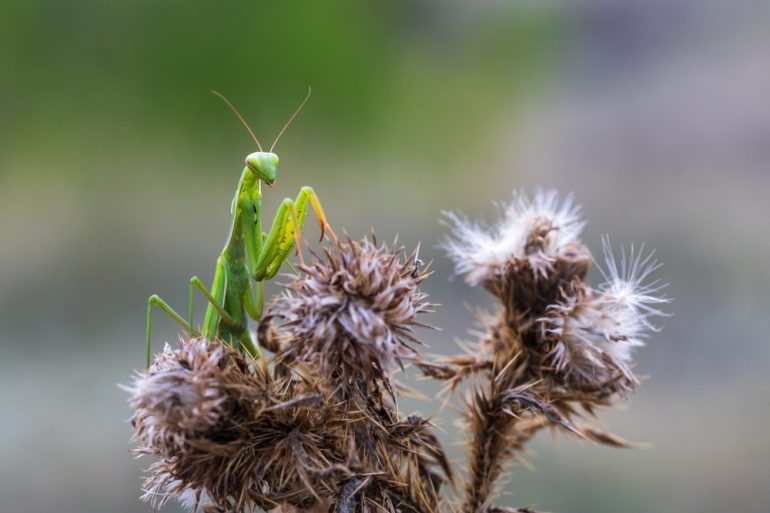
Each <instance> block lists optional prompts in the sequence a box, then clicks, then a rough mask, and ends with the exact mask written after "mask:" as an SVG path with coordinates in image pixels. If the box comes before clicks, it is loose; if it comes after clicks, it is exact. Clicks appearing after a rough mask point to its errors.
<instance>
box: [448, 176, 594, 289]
mask: <svg viewBox="0 0 770 513" xmlns="http://www.w3.org/2000/svg"><path fill="white" fill-rule="evenodd" d="M502 210H503V213H502V217H501V218H500V220H498V222H497V223H495V224H494V225H492V226H485V225H483V224H479V223H475V222H472V221H470V220H468V219H467V218H466V217H464V216H462V215H460V214H457V213H453V212H448V213H445V216H446V218H447V220H448V221H449V225H450V226H451V228H452V232H453V233H452V235H451V236H450V237H449V238H448V239H447V240H446V241H445V243H444V248H445V249H446V250H447V253H448V254H449V256H450V258H452V260H454V263H455V270H456V271H457V273H459V274H465V279H466V281H467V282H468V283H469V284H471V285H478V284H487V283H489V282H490V281H492V280H495V279H498V278H499V277H500V276H501V275H502V274H503V273H504V271H505V269H506V267H507V266H510V265H511V264H512V263H515V264H516V265H519V266H522V265H525V266H526V267H528V268H529V269H530V270H531V272H532V273H533V275H534V277H545V276H546V274H547V273H548V272H549V271H551V270H552V269H553V267H554V265H555V264H556V263H557V261H559V260H560V259H564V258H567V259H570V260H574V259H575V257H576V256H577V255H582V253H583V252H584V246H582V244H581V243H580V240H579V236H580V233H581V232H582V230H583V227H584V226H585V222H584V221H583V220H582V219H581V218H580V207H579V206H578V205H575V204H574V202H573V199H572V197H571V196H567V197H565V198H563V199H561V198H560V197H559V194H558V193H557V192H556V191H555V190H548V191H544V190H538V191H536V193H535V194H534V196H533V197H532V198H530V197H529V196H527V195H526V194H525V193H524V192H521V191H520V192H514V194H513V199H512V201H510V202H509V203H507V204H503V205H502ZM581 261H584V259H581Z"/></svg>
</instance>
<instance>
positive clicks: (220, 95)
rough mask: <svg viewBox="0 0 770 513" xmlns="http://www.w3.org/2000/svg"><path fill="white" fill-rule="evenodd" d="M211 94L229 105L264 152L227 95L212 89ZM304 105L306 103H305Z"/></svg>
mask: <svg viewBox="0 0 770 513" xmlns="http://www.w3.org/2000/svg"><path fill="white" fill-rule="evenodd" d="M211 92H212V93H214V94H215V95H217V96H219V97H220V98H222V101H224V102H225V103H226V104H227V106H228V107H230V110H231V111H233V114H235V115H236V116H238V119H240V120H241V124H243V126H244V127H245V128H246V130H248V132H249V135H251V138H252V139H254V142H255V143H257V148H259V151H262V145H261V144H259V139H257V136H256V135H254V132H252V130H251V127H249V124H248V123H246V120H245V119H243V116H241V113H240V112H238V109H236V108H235V107H234V106H233V104H232V103H230V100H228V99H227V98H225V95H223V94H222V93H220V92H219V91H214V90H213V89H212V90H211ZM303 103H304V102H303ZM292 117H293V116H292ZM273 144H275V143H273ZM271 151H272V150H271Z"/></svg>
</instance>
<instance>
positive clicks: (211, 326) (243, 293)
mask: <svg viewBox="0 0 770 513" xmlns="http://www.w3.org/2000/svg"><path fill="white" fill-rule="evenodd" d="M212 93H214V94H215V95H217V96H218V97H220V98H221V99H222V100H223V101H224V102H225V103H226V104H227V106H228V107H229V108H230V109H231V110H232V111H233V113H235V115H236V116H237V117H238V119H239V120H240V121H241V123H242V124H243V126H244V127H245V128H246V130H247V131H248V132H249V134H250V135H251V138H252V139H253V140H254V142H255V143H256V144H257V148H259V151H257V152H254V153H250V154H249V155H248V156H247V157H246V165H245V167H244V168H243V172H242V173H241V179H240V181H239V182H238V189H237V190H236V191H235V196H234V197H233V201H232V205H231V207H230V215H231V222H230V232H229V235H228V237H227V242H226V243H225V246H224V249H222V252H221V253H220V255H219V257H218V258H217V264H216V268H215V270H214V280H213V282H212V285H211V289H207V288H206V286H205V285H204V284H203V282H202V281H201V280H200V279H199V278H198V277H197V276H193V277H192V278H190V287H189V316H188V320H185V319H183V318H182V316H181V315H179V314H178V313H177V312H175V311H174V309H172V308H171V307H170V306H169V305H168V304H167V303H166V302H165V301H164V300H163V299H161V298H160V297H159V296H158V295H156V294H153V295H152V296H150V298H149V299H148V300H147V366H148V367H149V365H150V357H151V336H152V312H153V307H158V308H160V309H161V310H163V311H164V312H166V313H167V314H168V315H169V316H170V317H171V318H172V319H174V320H175V321H176V322H177V323H178V324H179V325H180V326H182V328H183V329H185V330H186V331H187V332H188V333H189V334H190V336H191V337H192V336H200V335H202V336H203V337H206V338H207V339H209V340H214V339H220V340H223V341H225V342H226V343H229V344H231V345H232V346H233V347H235V348H237V349H241V350H245V351H247V352H248V353H249V354H250V355H251V356H253V357H257V356H259V353H260V351H259V349H258V347H257V345H256V344H255V343H254V340H252V337H251V334H250V333H249V330H248V318H251V319H253V320H255V321H257V322H258V321H259V320H260V319H261V318H262V307H263V301H264V299H263V298H264V292H263V291H264V283H265V281H266V280H270V279H271V278H273V277H274V276H275V275H276V274H277V273H278V271H279V270H280V268H281V264H283V262H284V261H286V260H287V258H288V257H289V254H290V253H291V251H292V249H296V252H297V255H298V256H299V259H300V262H301V261H302V253H301V251H300V241H301V230H302V226H303V223H304V220H305V216H306V214H307V209H308V204H309V205H310V206H311V207H312V209H313V211H314V212H315V215H316V217H317V219H318V223H319V224H320V226H321V240H323V238H324V236H325V234H326V233H327V232H328V233H329V234H330V235H331V236H332V237H333V238H334V239H336V238H337V237H336V235H335V234H334V231H333V230H332V229H331V227H330V226H329V225H328V223H327V221H326V215H325V214H324V211H323V208H322V207H321V203H320V201H319V200H318V196H316V193H315V192H314V191H313V189H312V188H311V187H302V188H301V189H300V191H299V194H297V197H296V198H295V199H291V198H285V199H284V200H283V201H282V202H281V204H280V206H279V207H278V211H277V212H276V214H275V218H274V219H273V224H272V225H271V227H270V230H269V231H268V232H267V233H264V232H262V228H261V219H262V216H261V205H262V183H263V182H264V183H265V185H267V186H268V187H271V186H272V185H273V184H274V183H275V180H276V172H277V170H278V155H276V154H275V153H273V149H274V148H275V145H276V143H278V140H279V139H280V138H281V136H282V135H283V133H284V131H286V128H287V127H288V126H289V125H290V124H291V122H292V121H293V120H294V118H295V117H296V116H297V114H299V112H300V111H301V110H302V107H303V106H304V105H305V103H306V102H307V100H308V99H309V98H310V89H308V94H307V96H306V97H305V99H304V100H303V101H302V103H300V105H299V107H298V108H297V109H296V110H295V111H294V113H293V114H292V115H291V117H289V120H288V121H287V122H286V124H285V125H284V126H283V128H282V129H281V131H280V132H279V133H278V136H277V137H276V138H275V141H274V142H273V144H272V145H271V147H270V150H269V151H263V150H262V145H261V144H260V143H259V140H258V139H257V137H256V136H255V135H254V132H253V131H252V130H251V128H250V127H249V125H248V123H246V120H245V119H244V118H243V116H241V114H240V113H239V112H238V110H237V109H236V108H235V107H234V106H233V105H232V104H231V103H230V101H229V100H228V99H227V98H225V97H224V96H223V95H222V94H220V93H218V92H216V91H212ZM251 280H254V282H255V283H256V291H255V290H254V287H253V286H252V283H251ZM196 290H197V291H199V292H200V293H201V294H202V295H203V297H205V298H206V300H207V301H208V306H207V309H206V316H205V318H204V320H203V325H202V326H201V330H200V332H198V331H197V330H196V329H195V327H194V324H193V306H194V305H193V302H194V295H195V291H196Z"/></svg>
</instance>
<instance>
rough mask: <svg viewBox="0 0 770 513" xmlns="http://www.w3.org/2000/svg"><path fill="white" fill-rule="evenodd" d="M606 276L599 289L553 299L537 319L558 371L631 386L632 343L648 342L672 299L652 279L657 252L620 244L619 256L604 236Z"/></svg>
mask: <svg viewBox="0 0 770 513" xmlns="http://www.w3.org/2000/svg"><path fill="white" fill-rule="evenodd" d="M603 246H604V255H605V262H606V264H605V266H606V269H602V270H601V272H602V274H603V275H604V277H605V282H604V283H603V284H602V285H601V286H600V287H599V288H598V289H591V288H589V287H585V288H584V289H583V290H582V291H580V292H579V293H577V294H576V295H574V296H571V297H568V298H567V299H566V300H565V301H564V302H562V303H559V304H554V305H551V306H550V307H549V308H548V311H547V314H546V315H545V316H544V317H543V318H541V319H540V320H539V322H540V325H541V328H542V330H543V337H544V339H545V341H546V342H547V343H552V344H554V346H553V348H552V349H551V353H550V355H549V357H550V358H551V359H552V361H553V363H554V368H555V369H556V370H557V371H561V372H564V373H566V374H572V375H574V376H576V377H579V378H580V379H584V380H589V381H594V382H596V384H597V385H598V384H600V383H601V382H609V381H616V382H617V380H616V379H615V377H614V375H615V374H617V371H620V372H621V373H622V379H621V380H620V382H619V383H620V384H623V385H624V386H623V388H624V389H630V388H633V386H634V385H635V384H636V378H635V377H634V376H633V374H632V372H631V370H630V367H631V365H632V361H633V349H634V348H635V347H638V346H641V345H644V339H645V338H646V337H647V336H648V333H649V331H657V327H656V326H654V325H653V324H652V322H651V320H650V319H651V318H652V317H659V316H665V315H666V314H665V313H663V312H662V311H661V310H660V309H659V306H660V305H661V304H663V303H667V302H668V301H669V300H668V299H667V298H665V297H662V296H661V295H660V292H661V289H662V288H663V287H664V285H660V284H659V282H658V281H657V280H655V281H650V280H648V278H649V276H650V274H651V273H652V272H653V271H655V270H656V269H658V268H659V267H660V264H659V263H658V262H657V261H656V260H654V259H653V253H649V254H647V255H646V256H645V255H644V253H643V250H639V251H635V250H634V249H633V248H632V249H631V251H630V252H628V255H627V254H626V251H625V249H621V258H620V260H619V261H618V260H616V259H615V257H614V255H613V252H612V249H611V246H610V244H609V241H608V240H607V239H606V238H605V239H604V240H603Z"/></svg>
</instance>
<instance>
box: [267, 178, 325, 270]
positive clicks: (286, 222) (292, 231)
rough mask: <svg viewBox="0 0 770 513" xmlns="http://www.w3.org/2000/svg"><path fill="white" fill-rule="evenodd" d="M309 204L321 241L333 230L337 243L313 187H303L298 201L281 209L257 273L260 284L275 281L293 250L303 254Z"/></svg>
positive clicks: (286, 203) (289, 202)
mask: <svg viewBox="0 0 770 513" xmlns="http://www.w3.org/2000/svg"><path fill="white" fill-rule="evenodd" d="M308 203H310V205H311V207H312V208H313V211H314V212H315V215H316V217H317V218H318V224H319V225H320V226H321V238H322V239H323V236H324V234H325V233H326V230H329V232H330V233H331V234H332V236H333V237H334V238H335V239H336V235H335V234H334V232H333V231H332V230H331V227H329V224H328V223H327V221H326V214H324V211H323V208H322V207H321V202H320V201H319V200H318V196H317V195H316V193H315V191H313V188H312V187H302V188H301V189H300V191H299V193H298V194H297V197H296V199H294V200H292V199H291V198H286V199H284V200H283V201H282V202H281V205H280V207H279V208H278V212H277V213H276V215H275V219H274V220H273V224H272V226H271V227H270V231H269V232H268V235H267V239H266V240H265V243H264V244H263V246H262V252H261V254H260V255H259V257H258V258H257V261H256V266H255V269H254V271H253V274H254V277H255V279H256V280H257V281H262V280H269V279H271V278H273V277H274V276H275V275H276V274H277V273H278V270H279V269H280V268H281V264H282V263H283V262H284V261H285V260H286V259H287V258H288V256H289V253H291V250H292V249H293V248H296V249H297V250H299V243H300V233H301V230H302V226H303V224H304V222H305V217H306V216H307V206H308Z"/></svg>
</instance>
